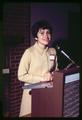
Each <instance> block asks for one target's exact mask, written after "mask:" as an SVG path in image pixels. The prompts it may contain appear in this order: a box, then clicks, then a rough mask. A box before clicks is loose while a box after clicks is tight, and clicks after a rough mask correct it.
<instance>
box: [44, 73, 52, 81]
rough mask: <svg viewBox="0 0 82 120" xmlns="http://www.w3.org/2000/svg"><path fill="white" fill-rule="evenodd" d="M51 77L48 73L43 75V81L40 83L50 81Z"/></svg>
mask: <svg viewBox="0 0 82 120" xmlns="http://www.w3.org/2000/svg"><path fill="white" fill-rule="evenodd" d="M52 79H53V75H52V73H50V72H48V73H45V74H44V75H43V80H42V81H52Z"/></svg>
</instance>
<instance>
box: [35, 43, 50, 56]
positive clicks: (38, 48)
mask: <svg viewBox="0 0 82 120" xmlns="http://www.w3.org/2000/svg"><path fill="white" fill-rule="evenodd" d="M34 47H35V48H36V49H37V51H38V52H39V53H40V54H41V55H42V54H43V53H44V52H46V51H47V50H48V47H45V48H44V47H41V46H40V45H39V44H38V42H36V43H35V45H34Z"/></svg>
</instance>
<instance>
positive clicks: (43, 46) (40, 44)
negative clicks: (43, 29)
mask: <svg viewBox="0 0 82 120" xmlns="http://www.w3.org/2000/svg"><path fill="white" fill-rule="evenodd" d="M37 44H38V45H39V47H40V48H42V49H45V48H46V46H45V45H43V44H42V43H40V42H39V41H37Z"/></svg>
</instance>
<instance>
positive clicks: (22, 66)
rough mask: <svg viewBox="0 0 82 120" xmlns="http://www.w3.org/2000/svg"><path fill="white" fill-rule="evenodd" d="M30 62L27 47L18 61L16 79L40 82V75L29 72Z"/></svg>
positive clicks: (26, 81)
mask: <svg viewBox="0 0 82 120" xmlns="http://www.w3.org/2000/svg"><path fill="white" fill-rule="evenodd" d="M30 62H31V55H30V51H29V50H28V49H27V50H26V51H25V52H24V54H23V56H22V58H21V60H20V63H19V67H18V80H19V81H22V82H25V83H36V82H40V81H41V80H42V79H43V77H42V76H37V75H32V74H29V73H28V71H29V67H30Z"/></svg>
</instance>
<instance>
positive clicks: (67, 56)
mask: <svg viewBox="0 0 82 120" xmlns="http://www.w3.org/2000/svg"><path fill="white" fill-rule="evenodd" d="M56 48H57V49H58V50H60V52H61V53H62V54H63V55H64V56H65V57H66V58H67V59H69V60H70V61H71V63H70V64H69V65H68V66H67V68H69V67H70V66H71V65H73V64H74V65H76V66H77V67H78V65H77V64H76V63H75V61H74V60H72V59H71V58H70V57H69V55H67V54H66V53H65V52H64V51H63V50H62V49H61V48H60V46H58V45H57V46H56Z"/></svg>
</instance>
